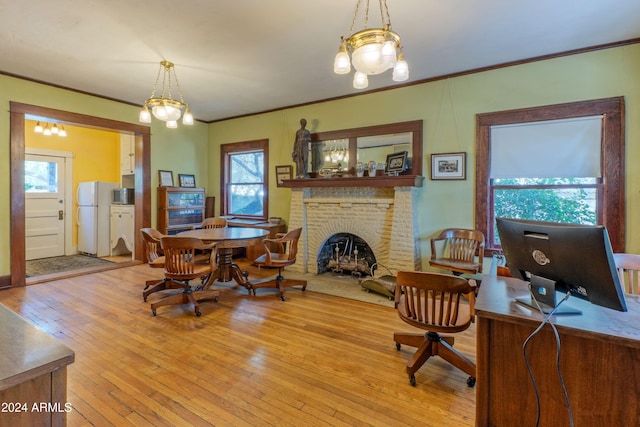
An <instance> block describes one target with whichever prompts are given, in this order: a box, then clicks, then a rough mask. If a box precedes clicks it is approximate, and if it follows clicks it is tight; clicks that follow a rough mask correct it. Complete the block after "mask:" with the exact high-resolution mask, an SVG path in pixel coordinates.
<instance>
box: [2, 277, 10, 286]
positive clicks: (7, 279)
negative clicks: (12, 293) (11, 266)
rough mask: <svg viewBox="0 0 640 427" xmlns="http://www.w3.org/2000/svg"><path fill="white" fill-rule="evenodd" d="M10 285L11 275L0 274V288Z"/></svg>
mask: <svg viewBox="0 0 640 427" xmlns="http://www.w3.org/2000/svg"><path fill="white" fill-rule="evenodd" d="M10 287H11V276H0V289H6V288H10Z"/></svg>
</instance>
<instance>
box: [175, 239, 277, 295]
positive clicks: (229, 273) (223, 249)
mask: <svg viewBox="0 0 640 427" xmlns="http://www.w3.org/2000/svg"><path fill="white" fill-rule="evenodd" d="M268 234H269V232H268V231H267V230H262V229H260V228H245V227H222V228H201V229H195V230H189V231H183V232H182V233H178V234H177V235H178V236H180V237H195V238H198V239H200V240H202V241H203V242H205V243H212V242H215V243H217V248H218V266H217V268H216V270H215V271H214V272H213V274H212V275H211V277H210V278H209V280H208V281H207V283H206V284H205V286H204V288H205V289H207V288H209V287H210V286H211V285H212V284H213V283H215V282H216V281H218V282H228V281H230V280H231V279H234V280H235V281H236V282H237V283H238V285H240V286H243V287H244V288H246V289H247V290H248V291H250V290H251V283H250V282H249V278H248V275H247V274H246V273H245V272H243V271H242V270H241V269H240V267H239V266H238V265H237V264H235V263H234V262H233V249H234V248H244V247H247V246H251V245H254V244H255V243H256V242H257V241H260V240H262V239H264V238H265V237H267V235H268Z"/></svg>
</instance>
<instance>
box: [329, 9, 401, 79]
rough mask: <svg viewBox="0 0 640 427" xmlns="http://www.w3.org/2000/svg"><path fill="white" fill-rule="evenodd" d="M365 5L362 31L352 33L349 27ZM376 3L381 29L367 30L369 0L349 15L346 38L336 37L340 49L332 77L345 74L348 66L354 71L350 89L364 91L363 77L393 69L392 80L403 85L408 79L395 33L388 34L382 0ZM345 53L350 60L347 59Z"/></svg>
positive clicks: (386, 13)
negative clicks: (378, 6)
mask: <svg viewBox="0 0 640 427" xmlns="http://www.w3.org/2000/svg"><path fill="white" fill-rule="evenodd" d="M363 2H364V3H365V11H364V29H363V30H360V31H358V32H356V33H354V32H353V27H354V25H355V23H356V19H357V17H358V11H359V10H360V4H361V3H363ZM379 2H380V20H381V21H382V28H367V25H368V24H369V0H364V1H363V0H358V3H357V4H356V13H355V14H354V15H353V21H352V22H351V29H350V30H349V33H350V34H351V35H350V36H349V37H346V38H345V37H344V36H342V37H341V38H340V40H341V42H340V48H339V49H338V54H337V55H336V59H335V61H334V63H333V71H334V72H335V73H336V74H348V73H349V72H350V71H351V65H352V64H353V68H355V69H356V73H355V75H354V76H353V87H354V88H356V89H365V88H366V87H368V86H369V80H368V78H367V75H375V74H381V73H383V72H385V71H387V70H388V69H389V68H393V81H396V82H403V81H405V80H407V79H408V78H409V67H408V65H407V61H405V60H404V55H403V54H402V45H401V44H400V36H399V35H398V33H394V32H393V31H391V18H390V17H389V9H388V8H387V1H386V0H379ZM349 53H350V54H351V58H349Z"/></svg>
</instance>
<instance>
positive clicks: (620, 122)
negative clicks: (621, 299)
mask: <svg viewBox="0 0 640 427" xmlns="http://www.w3.org/2000/svg"><path fill="white" fill-rule="evenodd" d="M623 111H624V101H623V99H622V98H612V99H605V100H597V101H585V102H577V103H570V104H561V105H556V106H547V107H536V108H530V109H524V110H513V111H505V112H498V113H488V114H481V115H478V117H477V123H478V127H477V129H478V133H477V140H476V154H477V156H476V205H477V206H476V227H477V228H478V229H480V230H481V231H483V233H484V234H485V236H486V238H487V243H486V246H487V249H488V250H489V252H490V251H491V250H500V242H499V239H498V235H497V230H496V229H495V218H497V217H508V218H523V219H534V220H539V221H552V222H566V223H579V224H603V225H605V226H606V227H607V230H608V232H609V237H610V239H611V243H612V246H613V248H614V250H616V251H620V252H621V251H623V250H624V134H623V129H624V119H623V117H622V112H623Z"/></svg>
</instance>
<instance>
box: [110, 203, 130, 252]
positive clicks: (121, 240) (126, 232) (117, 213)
mask: <svg viewBox="0 0 640 427" xmlns="http://www.w3.org/2000/svg"><path fill="white" fill-rule="evenodd" d="M134 216H135V206H134V205H112V206H111V245H110V248H111V249H110V252H111V256H113V255H122V254H126V253H132V254H133V253H134V246H135V241H136V236H135V222H134Z"/></svg>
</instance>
